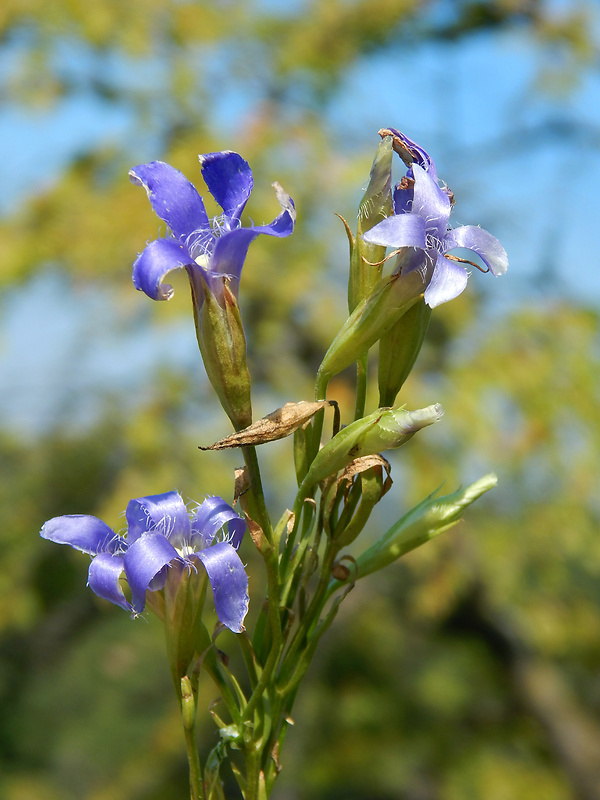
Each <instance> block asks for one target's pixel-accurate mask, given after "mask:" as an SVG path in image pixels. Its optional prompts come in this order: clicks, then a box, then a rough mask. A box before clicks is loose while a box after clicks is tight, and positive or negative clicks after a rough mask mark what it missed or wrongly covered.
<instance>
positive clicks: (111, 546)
mask: <svg viewBox="0 0 600 800" xmlns="http://www.w3.org/2000/svg"><path fill="white" fill-rule="evenodd" d="M125 516H126V519H127V525H128V530H127V535H126V536H120V535H118V534H116V533H115V532H114V531H113V530H111V529H110V528H109V527H108V525H106V524H105V523H104V522H102V520H100V519H98V518H97V517H93V516H89V515H85V514H78V515H68V516H62V517H54V518H53V519H51V520H49V521H48V522H46V524H45V525H44V526H43V528H42V530H41V533H40V535H41V536H42V537H43V538H44V539H49V540H50V541H52V542H57V543H58V544H68V545H71V547H74V548H75V549H76V550H81V551H82V552H84V553H89V554H90V555H91V556H93V558H92V563H91V564H90V569H89V573H88V586H89V587H90V589H92V591H94V592H95V593H96V594H97V595H98V596H99V597H103V598H104V599H105V600H110V602H111V603H115V604H116V605H118V606H121V608H124V609H126V610H129V611H132V612H133V613H134V614H140V613H141V612H142V611H143V610H144V607H145V604H146V591H147V590H149V591H157V590H160V589H162V588H163V587H164V585H165V581H166V579H167V574H168V570H169V568H170V566H174V565H175V564H183V565H187V566H188V567H189V568H191V569H198V567H199V564H202V567H203V568H204V569H205V570H206V574H207V576H208V580H209V583H210V586H211V589H212V593H213V596H214V601H215V609H216V612H217V616H218V617H219V619H220V621H221V622H222V623H223V625H225V626H227V627H228V628H229V629H230V630H232V631H234V632H235V633H239V632H240V631H242V630H243V621H244V617H245V616H246V612H247V611H248V576H247V575H246V571H245V569H244V565H243V564H242V561H241V559H240V557H239V556H238V554H237V550H238V548H239V546H240V543H241V541H242V538H243V536H244V532H245V530H246V523H245V522H244V520H243V519H242V518H241V517H240V516H238V514H236V513H235V511H234V510H233V509H232V508H231V506H230V505H228V504H227V503H226V502H225V500H223V499H222V498H221V497H207V498H206V500H204V502H203V503H202V504H201V505H200V506H198V508H197V509H196V511H195V512H194V513H193V514H192V516H191V518H190V516H189V514H188V510H187V508H186V506H185V503H184V502H183V500H182V498H181V496H180V495H179V493H178V492H166V493H164V494H157V495H150V496H148V497H139V498H136V499H134V500H130V501H129V504H128V505H127V510H126V512H125ZM219 532H223V533H222V535H221V536H219ZM123 573H125V577H126V579H127V583H128V584H129V588H130V589H131V602H130V601H129V600H128V599H127V598H126V597H125V595H124V593H123V590H122V588H121V585H120V582H119V581H120V578H121V575H122V574H123Z"/></svg>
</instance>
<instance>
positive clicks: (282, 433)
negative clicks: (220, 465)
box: [199, 400, 335, 450]
mask: <svg viewBox="0 0 600 800" xmlns="http://www.w3.org/2000/svg"><path fill="white" fill-rule="evenodd" d="M331 405H335V403H334V401H333V400H319V401H315V402H309V401H306V400H301V401H300V402H298V403H286V404H285V405H284V406H281V408H278V409H276V410H275V411H273V412H271V414H267V416H266V417H263V418H262V419H259V420H257V422H253V423H252V425H249V426H248V427H247V428H244V430H242V431H238V432H237V433H232V434H231V436H226V437H225V438H224V439H219V441H218V442H215V443H214V444H211V445H209V446H208V447H202V446H200V448H199V449H200V450H224V449H226V448H228V447H243V446H244V445H258V444H265V443H266V442H274V441H275V440H277V439H284V438H285V437H286V436H289V435H290V434H291V433H293V432H294V431H295V430H297V429H298V428H300V427H302V425H304V424H305V423H307V422H308V421H309V420H310V419H311V417H313V416H314V415H315V414H316V413H317V412H318V411H321V410H322V409H324V408H326V407H327V406H331Z"/></svg>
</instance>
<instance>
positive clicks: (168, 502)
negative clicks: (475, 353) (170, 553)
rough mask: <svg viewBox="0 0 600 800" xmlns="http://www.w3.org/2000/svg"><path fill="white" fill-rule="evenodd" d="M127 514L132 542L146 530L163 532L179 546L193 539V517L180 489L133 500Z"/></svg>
mask: <svg viewBox="0 0 600 800" xmlns="http://www.w3.org/2000/svg"><path fill="white" fill-rule="evenodd" d="M125 517H126V519H127V526H128V529H127V542H128V543H129V545H130V546H131V544H132V543H133V542H135V541H136V540H137V539H139V537H140V536H141V535H142V534H144V533H149V532H150V533H160V534H162V535H163V536H164V537H165V538H166V539H168V540H169V541H170V542H171V543H172V544H173V545H174V546H175V547H180V546H181V545H183V544H185V543H188V542H189V540H190V535H191V525H190V518H189V516H188V512H187V508H186V507H185V503H184V502H183V500H182V498H181V495H180V494H179V492H164V493H163V494H152V495H148V496H147V497H137V498H135V499H134V500H130V501H129V503H128V504H127V510H126V511H125Z"/></svg>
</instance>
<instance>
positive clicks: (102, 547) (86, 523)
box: [40, 514, 123, 556]
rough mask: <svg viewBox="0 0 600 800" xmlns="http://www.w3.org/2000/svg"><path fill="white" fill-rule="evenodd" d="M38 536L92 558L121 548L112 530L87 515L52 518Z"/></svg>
mask: <svg viewBox="0 0 600 800" xmlns="http://www.w3.org/2000/svg"><path fill="white" fill-rule="evenodd" d="M40 536H41V537H42V538H43V539H49V540H50V541H51V542H56V543H57V544H70V545H71V547H74V548H75V549H76V550H81V551H82V552H83V553H89V554H90V555H92V556H95V555H97V554H98V553H115V552H117V551H118V550H119V549H120V548H121V547H122V546H123V540H122V539H121V537H120V536H118V535H117V534H116V533H115V532H114V531H113V530H112V528H109V527H108V525H107V524H106V523H105V522H102V520H101V519H98V517H92V516H90V515H88V514H68V515H66V516H63V517H53V518H52V519H49V520H48V522H46V523H45V524H44V526H43V528H42V530H41V531H40Z"/></svg>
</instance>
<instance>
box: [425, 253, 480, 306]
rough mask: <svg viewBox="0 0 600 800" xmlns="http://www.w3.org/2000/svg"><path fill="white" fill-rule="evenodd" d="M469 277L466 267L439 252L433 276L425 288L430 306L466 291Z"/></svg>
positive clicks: (451, 298) (444, 301) (426, 300)
mask: <svg viewBox="0 0 600 800" xmlns="http://www.w3.org/2000/svg"><path fill="white" fill-rule="evenodd" d="M468 277H469V276H468V274H467V271H466V269H464V267H461V266H460V264H457V263H456V262H455V261H448V259H447V258H444V256H442V255H440V254H439V253H438V255H437V260H436V263H435V268H434V270H433V276H432V278H431V281H430V282H429V286H428V287H427V289H425V302H426V303H427V305H428V306H429V307H430V308H435V306H439V305H441V304H442V303H447V302H448V301H449V300H454V298H455V297H458V295H459V294H460V293H461V292H462V291H464V289H465V287H466V285H467V279H468Z"/></svg>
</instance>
